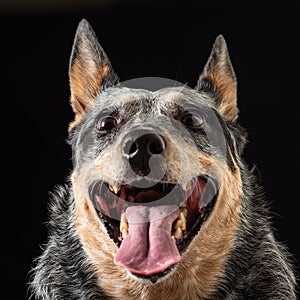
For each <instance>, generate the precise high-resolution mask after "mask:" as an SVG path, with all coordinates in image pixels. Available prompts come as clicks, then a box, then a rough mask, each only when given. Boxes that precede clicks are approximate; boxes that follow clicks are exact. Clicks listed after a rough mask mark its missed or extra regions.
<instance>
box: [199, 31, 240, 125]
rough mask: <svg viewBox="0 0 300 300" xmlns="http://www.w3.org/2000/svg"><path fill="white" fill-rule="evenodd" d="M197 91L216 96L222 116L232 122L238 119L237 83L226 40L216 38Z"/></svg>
mask: <svg viewBox="0 0 300 300" xmlns="http://www.w3.org/2000/svg"><path fill="white" fill-rule="evenodd" d="M196 89H197V90H199V91H200V90H204V91H207V92H213V93H215V94H216V96H217V97H216V107H217V110H218V111H219V112H220V114H221V115H222V116H223V117H224V118H226V119H227V120H230V121H235V120H236V119H237V117H238V108H237V83H236V77H235V74H234V71H233V68H232V65H231V62H230V58H229V55H228V50H227V46H226V42H225V39H224V38H223V36H222V35H219V36H218V37H217V38H216V41H215V43H214V46H213V49H212V51H211V54H210V57H209V59H208V62H207V63H206V65H205V67H204V70H203V73H202V74H201V75H200V78H199V80H198V83H197V87H196Z"/></svg>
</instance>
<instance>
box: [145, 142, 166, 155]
mask: <svg viewBox="0 0 300 300" xmlns="http://www.w3.org/2000/svg"><path fill="white" fill-rule="evenodd" d="M164 150H165V147H164V142H163V141H162V140H161V141H160V140H157V141H153V142H151V143H150V144H149V145H148V152H149V154H162V153H163V152H164Z"/></svg>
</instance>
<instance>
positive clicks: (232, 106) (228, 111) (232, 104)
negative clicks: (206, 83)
mask: <svg viewBox="0 0 300 300" xmlns="http://www.w3.org/2000/svg"><path fill="white" fill-rule="evenodd" d="M220 73H221V74H220ZM205 76H206V77H207V78H209V79H210V80H211V81H212V83H213V84H214V85H215V87H216V88H217V92H218V94H219V96H220V98H221V103H220V105H219V106H218V110H219V112H220V113H221V114H222V115H223V116H224V117H225V118H227V119H229V120H232V121H235V120H236V119H237V116H238V110H237V96H236V92H237V84H236V81H235V80H233V79H232V78H231V77H230V76H229V75H228V74H226V72H225V71H220V70H218V71H216V72H210V73H206V74H205Z"/></svg>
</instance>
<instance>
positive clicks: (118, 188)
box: [108, 184, 121, 194]
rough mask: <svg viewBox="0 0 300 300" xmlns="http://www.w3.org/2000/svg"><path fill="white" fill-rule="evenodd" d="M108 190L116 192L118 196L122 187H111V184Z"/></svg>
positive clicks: (117, 185)
mask: <svg viewBox="0 0 300 300" xmlns="http://www.w3.org/2000/svg"><path fill="white" fill-rule="evenodd" d="M108 188H109V189H110V190H111V191H112V192H114V193H115V194H118V192H119V190H120V188H121V186H120V185H119V184H116V185H111V184H110V185H109V186H108Z"/></svg>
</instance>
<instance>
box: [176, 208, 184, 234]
mask: <svg viewBox="0 0 300 300" xmlns="http://www.w3.org/2000/svg"><path fill="white" fill-rule="evenodd" d="M177 228H180V229H181V230H182V231H183V230H186V218H185V215H184V214H183V213H182V212H180V213H179V217H178V218H177V221H176V223H175V226H174V229H175V230H177Z"/></svg>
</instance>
